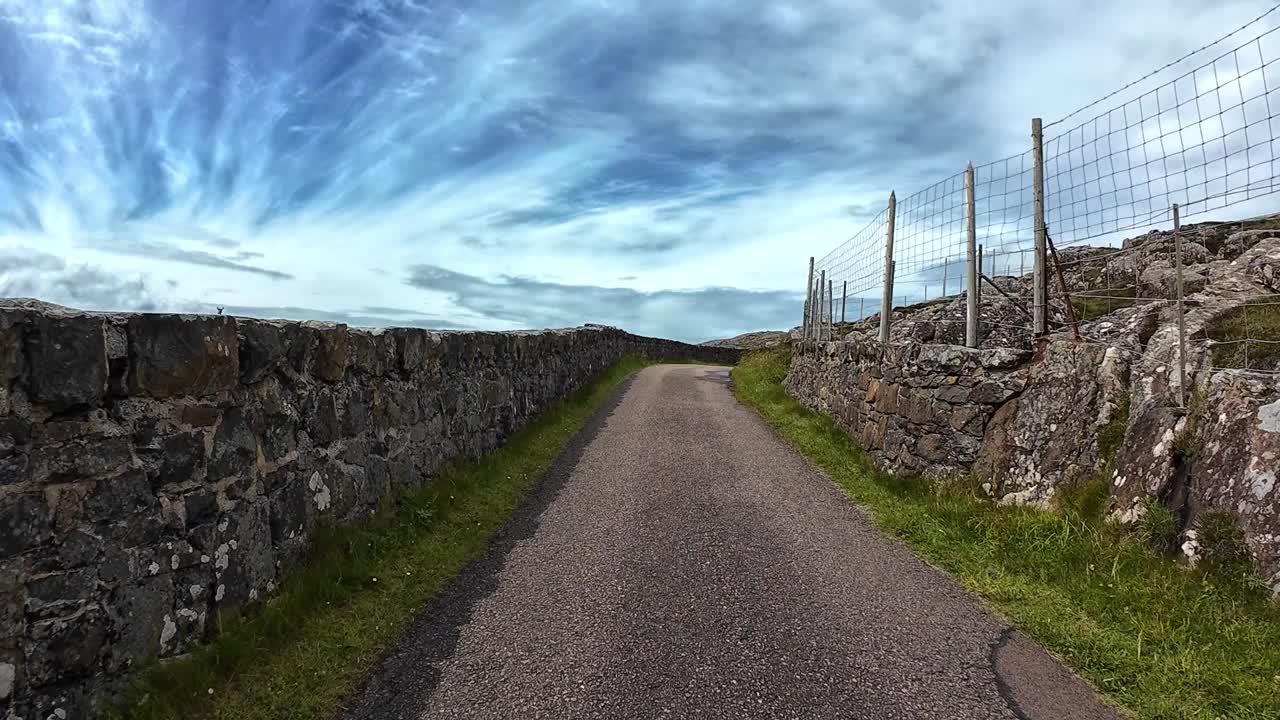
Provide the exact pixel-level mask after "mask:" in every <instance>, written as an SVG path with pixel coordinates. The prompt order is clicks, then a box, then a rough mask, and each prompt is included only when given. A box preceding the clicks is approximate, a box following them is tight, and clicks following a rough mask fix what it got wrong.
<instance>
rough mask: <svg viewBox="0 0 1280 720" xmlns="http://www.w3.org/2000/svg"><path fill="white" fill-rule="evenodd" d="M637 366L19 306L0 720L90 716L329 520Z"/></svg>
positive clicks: (520, 344)
mask: <svg viewBox="0 0 1280 720" xmlns="http://www.w3.org/2000/svg"><path fill="white" fill-rule="evenodd" d="M626 354H644V355H648V356H650V357H655V358H665V359H672V360H683V359H701V360H710V361H716V362H726V363H731V362H734V361H735V360H736V357H737V351H735V350H730V349H722V348H700V347H696V346H692V345H686V344H683V343H677V342H671V341H666V340H656V339H651V338H642V337H636V336H633V335H629V334H627V333H624V332H621V331H619V330H616V329H612V328H605V327H598V326H588V327H584V328H578V329H573V330H555V331H543V332H522V333H479V332H477V333H464V332H430V331H426V330H417V329H399V328H397V329H390V330H379V331H365V330H355V329H351V328H347V327H346V326H343V325H333V324H318V323H296V322H276V321H263V320H250V319H245V318H233V317H223V316H190V315H112V314H91V313H83V312H76V311H72V310H67V309H65V308H58V307H55V306H48V305H44V304H40V303H34V302H13V301H5V302H0V716H3V717H12V718H41V719H43V718H47V717H58V718H80V717H86V716H87V715H88V713H89V709H90V707H91V706H93V705H94V704H95V703H97V702H100V701H102V700H103V699H105V698H108V697H110V696H111V694H112V693H113V692H114V691H116V690H117V689H119V688H120V687H121V686H122V684H123V683H124V682H125V681H126V679H127V677H128V673H129V671H130V670H131V669H132V668H134V667H136V666H137V665H138V664H139V663H141V662H144V661H146V660H147V659H149V658H153V657H161V658H164V657H171V656H174V655H178V654H181V653H183V652H186V651H188V650H190V649H192V648H193V647H195V646H197V645H199V644H200V643H201V642H202V641H203V640H204V639H206V638H207V637H208V635H209V633H210V632H211V631H212V629H213V628H212V627H211V626H212V620H211V618H213V617H214V614H215V613H217V612H219V611H224V610H234V609H236V608H240V607H243V606H245V605H247V604H250V603H252V602H254V601H255V600H258V599H260V598H263V597H264V596H265V595H267V594H269V593H270V592H271V591H272V590H273V589H274V587H275V586H276V583H278V582H280V580H281V579H282V578H283V577H285V576H287V574H288V573H289V571H290V568H291V567H292V566H293V565H294V564H295V563H296V562H297V561H298V560H299V559H300V558H301V557H302V556H303V555H304V554H305V552H306V548H307V539H308V537H309V534H310V533H311V531H312V530H313V529H314V528H315V527H316V526H317V525H318V524H320V523H347V522H354V521H357V520H359V519H361V518H365V517H367V516H369V515H370V514H371V513H373V512H374V511H375V510H376V509H377V508H378V507H379V505H380V504H381V503H383V502H385V501H386V500H388V499H391V498H394V497H395V495H396V494H397V493H400V492H402V491H405V490H408V489H412V488H416V487H420V486H422V485H423V484H424V483H429V482H430V481H431V478H432V477H433V476H434V475H435V474H436V473H437V471H438V470H439V469H440V468H441V467H442V466H443V465H445V464H446V463H449V462H451V461H454V460H457V459H461V458H474V457H477V456H479V455H481V454H482V453H485V452H488V451H490V450H493V449H494V448H496V447H497V446H498V444H499V443H501V442H502V441H503V439H504V438H506V437H508V436H509V435H510V434H511V433H512V432H513V431H515V430H516V429H518V428H520V427H522V426H524V425H525V424H526V423H527V422H528V421H529V420H530V419H531V418H532V417H533V416H535V415H536V414H537V413H539V412H541V411H542V410H544V409H546V408H547V407H549V406H550V405H551V404H552V403H554V402H555V401H556V400H557V399H559V398H562V397H564V396H565V395H566V394H567V393H570V392H572V391H573V390H575V389H577V388H579V387H581V386H582V385H583V384H584V383H586V382H587V381H588V380H589V379H591V378H592V376H594V375H595V374H596V373H597V372H599V371H600V370H602V369H604V368H605V367H607V366H608V365H610V364H611V363H613V362H615V361H617V360H619V359H620V358H621V357H623V356H624V355H626Z"/></svg>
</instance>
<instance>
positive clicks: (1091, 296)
mask: <svg viewBox="0 0 1280 720" xmlns="http://www.w3.org/2000/svg"><path fill="white" fill-rule="evenodd" d="M1097 296H1109V297H1097ZM1135 296H1136V293H1135V291H1134V289H1133V288H1131V287H1129V288H1111V289H1104V290H1084V291H1081V292H1078V293H1076V294H1074V295H1072V296H1071V305H1072V307H1073V308H1074V309H1075V311H1076V320H1078V321H1080V322H1087V321H1089V320H1096V319H1097V318H1100V317H1102V316H1103V315H1110V314H1111V313H1112V312H1114V311H1116V310H1119V309H1120V308H1126V307H1131V306H1132V305H1133V304H1134V303H1135V302H1136V301H1135V300H1133V299H1132V298H1134V297H1135ZM1121 298H1125V299H1121Z"/></svg>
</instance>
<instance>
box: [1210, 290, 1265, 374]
mask: <svg viewBox="0 0 1280 720" xmlns="http://www.w3.org/2000/svg"><path fill="white" fill-rule="evenodd" d="M1267 301H1269V302H1275V303H1277V304H1275V305H1258V306H1253V307H1248V306H1245V307H1238V308H1235V309H1234V310H1230V311H1228V312H1226V313H1224V314H1223V315H1222V317H1219V318H1217V319H1216V320H1214V321H1213V323H1212V324H1211V325H1210V326H1209V327H1208V328H1207V332H1208V335H1209V338H1210V339H1212V340H1214V341H1215V342H1230V343H1233V344H1231V345H1218V346H1215V347H1214V348H1213V364H1214V367H1221V368H1246V369H1251V370H1275V369H1278V368H1280V344H1276V343H1278V342H1280V297H1270V298H1267ZM1249 338H1253V339H1255V340H1267V341H1270V342H1266V343H1258V342H1253V343H1245V342H1239V341H1241V340H1247V339H1249ZM1246 355H1247V362H1246Z"/></svg>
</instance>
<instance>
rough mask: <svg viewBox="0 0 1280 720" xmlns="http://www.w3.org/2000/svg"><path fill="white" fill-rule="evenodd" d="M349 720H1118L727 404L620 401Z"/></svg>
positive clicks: (626, 389)
mask: <svg viewBox="0 0 1280 720" xmlns="http://www.w3.org/2000/svg"><path fill="white" fill-rule="evenodd" d="M344 717H345V718H347V719H348V720H365V719H370V720H372V719H374V718H378V719H401V718H404V719H408V718H413V719H414V720H417V719H418V718H665V717H670V718H693V717H697V718H867V719H872V718H875V719H880V718H885V719H889V718H902V719H904V720H906V719H910V720H923V719H925V718H939V719H940V720H961V719H964V718H1031V719H1032V720H1050V719H1052V720H1084V719H1102V718H1108V719H1111V718H1119V717H1120V716H1119V715H1118V714H1116V713H1115V712H1114V711H1112V710H1111V709H1109V708H1108V707H1107V706H1105V705H1103V704H1102V703H1101V702H1099V701H1098V700H1097V699H1095V696H1094V694H1093V692H1092V690H1091V689H1090V688H1089V687H1088V686H1087V685H1086V684H1085V683H1084V682H1083V681H1081V680H1079V679H1078V678H1076V677H1075V676H1073V675H1072V674H1071V673H1070V672H1068V671H1067V670H1066V669H1065V668H1063V667H1062V666H1061V665H1060V664H1059V663H1058V662H1057V661H1056V660H1054V659H1053V658H1052V657H1050V656H1049V655H1048V654H1047V653H1045V652H1044V650H1042V649H1041V648H1040V647H1039V646H1037V645H1035V644H1034V643H1032V642H1030V641H1028V640H1026V639H1024V638H1022V637H1021V636H1019V635H1018V634H1017V633H1014V632H1011V631H1010V629H1009V627H1008V623H1007V622H1006V621H1005V620H1004V619H1002V618H1001V617H999V616H998V615H996V614H994V613H992V612H991V611H989V610H987V609H985V608H984V607H983V606H982V604H981V603H980V602H979V601H978V600H977V599H975V598H974V597H973V596H972V595H970V594H969V593H967V592H966V591H965V590H963V589H962V588H961V587H960V586H959V585H957V584H956V583H955V582H954V581H953V580H951V579H949V578H948V577H946V576H945V575H943V574H942V573H940V572H938V571H937V570H934V569H933V568H931V567H929V566H928V565H926V564H925V563H924V562H923V561H921V560H920V559H919V558H917V557H916V556H915V555H913V554H912V553H911V552H910V551H909V550H907V549H906V548H905V547H904V546H903V545H901V544H900V543H898V542H897V541H895V540H892V539H890V538H888V537H886V536H885V535H883V534H882V533H880V532H879V531H878V530H876V529H875V528H874V526H873V524H872V523H871V521H870V520H869V518H868V517H867V516H866V514H865V512H864V511H862V510H860V509H859V508H857V507H856V506H854V505H853V504H852V503H850V502H849V501H848V500H847V499H846V498H845V496H844V495H843V494H842V493H841V492H840V491H839V490H838V489H837V488H836V487H835V486H834V485H833V484H832V483H831V482H830V481H829V480H827V479H826V478H825V477H823V476H822V475H821V474H820V473H818V472H817V471H816V470H814V469H813V468H812V467H811V466H810V465H809V464H808V463H807V462H806V461H805V460H804V459H802V458H801V457H800V456H798V455H797V454H796V453H795V452H793V451H792V450H791V449H790V447H789V446H788V445H787V444H786V443H785V442H784V441H782V440H781V439H780V438H778V437H777V435H775V434H774V433H773V431H772V430H771V429H770V428H769V427H768V426H766V425H765V424H764V422H763V421H762V420H761V419H760V418H759V417H758V416H757V415H755V413H754V412H752V411H751V410H750V409H748V408H746V407H743V406H741V405H739V404H738V403H737V402H736V400H735V399H734V398H733V395H732V394H731V392H730V390H729V387H728V372H727V370H726V369H722V368H720V369H717V368H708V367H702V366H678V365H672V366H660V367H654V368H649V369H647V370H644V371H643V372H641V373H639V374H638V375H637V376H635V377H634V378H633V379H632V380H631V381H630V382H628V383H627V384H625V385H624V386H622V388H620V390H619V391H618V392H617V393H615V395H614V398H613V399H612V400H611V401H610V402H609V403H608V404H607V405H606V407H604V408H602V409H601V411H600V412H598V413H597V414H596V416H595V417H594V418H593V419H592V421H591V422H590V423H589V424H588V426H587V427H586V428H585V429H584V430H583V432H582V433H581V434H580V435H579V437H578V438H577V439H576V440H575V441H574V443H573V445H572V447H571V448H570V449H569V450H568V451H567V452H566V453H565V455H564V456H563V457H561V458H560V459H559V460H558V461H557V463H556V465H555V466H554V467H553V468H552V470H551V472H550V473H548V476H547V477H546V478H545V480H544V481H543V483H542V484H541V485H540V486H539V488H538V490H536V491H535V494H534V496H533V497H532V498H531V499H530V501H529V502H528V503H527V504H526V506H525V507H523V508H522V509H521V510H520V511H519V512H518V513H517V515H516V517H515V518H514V519H513V520H512V522H511V523H510V524H509V526H508V527H507V528H506V529H505V530H504V531H503V532H502V534H501V535H500V536H499V537H498V538H497V539H496V540H495V542H494V543H493V545H492V547H491V549H490V552H489V555H488V556H487V557H486V558H484V559H483V560H482V561H479V562H477V563H475V564H473V565H472V566H470V567H469V568H468V569H467V570H466V571H465V572H464V573H463V574H462V575H461V576H460V577H459V578H458V579H457V581H456V582H454V583H453V584H452V585H451V586H450V587H449V588H448V590H447V591H446V592H445V593H443V594H442V596H441V597H439V598H438V599H437V600H436V601H435V602H433V603H432V604H431V606H430V607H428V608H425V609H424V611H423V613H422V615H421V617H420V618H419V619H418V621H417V622H416V623H415V624H414V625H413V626H412V628H411V629H410V630H409V631H408V632H407V633H406V635H405V637H404V638H403V639H402V641H401V642H400V643H399V645H398V646H397V647H396V648H395V649H394V650H393V651H392V652H390V653H389V654H388V655H387V656H386V657H385V658H384V659H383V661H382V662H381V664H380V666H379V667H378V668H377V669H376V670H375V672H374V673H373V675H372V676H371V677H370V679H369V681H368V682H367V684H366V686H365V687H364V688H363V689H362V690H361V692H360V693H358V694H357V695H356V697H354V698H352V700H351V702H350V704H349V708H348V710H347V711H346V712H345V714H344Z"/></svg>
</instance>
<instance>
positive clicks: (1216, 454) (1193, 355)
mask: <svg viewBox="0 0 1280 720" xmlns="http://www.w3.org/2000/svg"><path fill="white" fill-rule="evenodd" d="M1272 224H1275V220H1267V221H1264V222H1262V223H1258V222H1252V223H1235V224H1205V225H1192V226H1186V227H1184V228H1183V229H1182V232H1183V233H1184V235H1183V238H1182V240H1183V242H1182V247H1183V258H1184V260H1185V264H1184V267H1183V281H1184V290H1185V293H1186V302H1185V315H1184V324H1185V329H1186V357H1185V366H1186V380H1185V387H1183V383H1184V381H1183V375H1182V374H1181V373H1180V372H1179V364H1180V362H1182V361H1183V357H1182V350H1181V349H1180V344H1179V334H1178V322H1177V318H1178V315H1177V312H1176V305H1175V304H1174V303H1171V302H1164V301H1165V300H1170V299H1172V298H1175V297H1176V295H1177V272H1176V265H1175V264H1174V260H1175V257H1174V248H1175V242H1174V238H1173V235H1172V233H1171V232H1168V231H1153V232H1150V233H1147V234H1144V235H1140V236H1137V237H1134V238H1131V239H1129V240H1127V241H1126V242H1125V244H1124V247H1123V248H1122V249H1121V250H1120V251H1117V250H1116V249H1115V248H1087V247H1077V248H1066V249H1063V250H1060V252H1059V257H1060V259H1061V261H1062V263H1063V266H1064V269H1065V272H1064V275H1065V276H1066V278H1067V282H1068V287H1070V288H1071V292H1072V293H1077V294H1086V293H1087V292H1088V291H1098V290H1102V291H1106V290H1107V289H1108V288H1113V287H1120V286H1126V285H1127V286H1130V287H1136V289H1137V293H1136V294H1137V298H1138V301H1137V302H1136V303H1134V304H1130V303H1129V302H1126V301H1124V300H1123V299H1122V298H1113V300H1116V301H1117V303H1116V304H1126V305H1130V306H1128V307H1120V308H1118V309H1115V310H1114V311H1112V312H1106V314H1103V315H1102V316H1101V317H1096V318H1092V319H1090V320H1088V321H1086V322H1083V323H1081V325H1080V339H1076V338H1075V335H1074V333H1073V332H1071V331H1070V330H1069V329H1068V328H1067V326H1066V325H1065V324H1064V321H1065V320H1066V318H1065V312H1064V311H1065V304H1063V303H1062V302H1061V301H1060V300H1053V301H1052V303H1051V308H1050V310H1051V312H1050V320H1051V323H1056V325H1057V332H1054V333H1051V334H1050V335H1049V336H1047V337H1045V338H1042V339H1040V340H1037V341H1035V342H1033V341H1032V339H1031V338H1030V337H1029V336H1028V335H1027V334H1026V332H1025V330H1022V329H1020V328H1019V327H1017V324H1018V323H1019V322H1023V321H1024V320H1020V319H1019V318H1017V317H1015V315H1019V314H1021V311H1020V310H1019V309H1018V308H1017V307H1016V306H1015V305H1014V304H1013V303H1011V302H1010V301H1008V300H1007V299H1005V298H1003V297H1002V296H996V295H997V294H996V293H988V292H987V291H984V296H983V304H982V313H983V316H982V333H981V336H982V347H983V348H985V349H984V350H982V351H975V350H964V349H963V348H960V347H956V346H955V345H954V344H956V343H959V342H960V341H961V333H962V331H963V319H964V307H965V301H964V298H963V296H959V297H954V298H946V299H942V300H938V301H934V302H931V303H927V304H922V305H918V306H914V307H908V308H900V309H898V310H895V312H894V317H893V326H892V331H891V338H892V342H891V343H890V345H889V346H888V347H887V348H885V349H884V350H883V351H881V349H880V347H879V345H878V343H875V342H873V341H871V340H870V339H871V338H874V337H875V336H876V334H877V325H878V321H877V320H876V319H875V318H871V319H868V320H867V321H864V322H861V323H857V324H852V325H848V326H837V328H836V335H837V337H843V338H844V340H843V341H842V342H834V343H833V342H827V343H813V342H808V343H801V344H800V345H799V346H798V348H797V350H796V352H795V353H794V354H793V359H792V367H791V372H790V374H789V375H788V377H787V381H786V386H787V389H788V391H789V392H790V393H791V394H792V396H793V397H795V398H796V399H797V400H799V401H800V402H802V403H804V404H805V405H806V406H808V407H810V408H813V409H816V410H819V411H821V412H824V413H827V414H829V415H831V416H832V417H834V418H835V419H836V420H837V421H838V422H839V423H840V425H841V426H842V427H844V428H845V429H846V431H848V432H849V434H850V435H851V436H852V437H854V438H855V439H857V440H858V441H859V443H860V444H861V445H862V447H863V448H864V449H865V450H866V451H867V454H868V456H869V457H870V458H871V459H872V460H874V461H875V462H876V463H877V464H879V465H880V466H881V467H883V468H885V469H888V470H891V471H894V472H923V473H931V472H944V473H950V472H955V471H967V470H973V471H974V472H976V473H977V475H978V476H979V477H980V481H981V482H983V485H984V487H985V488H987V489H988V491H989V492H990V493H991V495H992V496H993V497H994V498H995V499H996V500H997V501H999V502H1001V503H1005V504H1029V505H1034V506H1038V507H1047V506H1049V505H1050V502H1051V501H1052V499H1053V498H1054V496H1055V495H1056V494H1057V493H1058V491H1059V490H1060V489H1061V488H1062V487H1064V486H1065V485H1067V484H1071V483H1077V482H1081V481H1086V480H1094V479H1097V480H1099V481H1103V480H1105V481H1108V482H1109V483H1110V498H1109V504H1108V507H1107V512H1108V515H1109V517H1110V519H1112V520H1114V521H1117V522H1122V523H1130V522H1134V521H1137V520H1138V519H1139V518H1141V516H1142V515H1143V513H1144V512H1146V510H1147V508H1149V507H1150V506H1151V503H1159V504H1162V505H1164V506H1165V507H1167V508H1168V509H1169V510H1170V511H1172V513H1173V515H1174V517H1175V518H1176V520H1177V521H1178V523H1179V527H1180V529H1181V530H1183V531H1184V535H1183V537H1182V538H1181V539H1180V542H1181V541H1182V540H1185V541H1186V542H1185V543H1182V544H1183V545H1184V546H1186V547H1190V548H1192V549H1193V550H1194V548H1195V546H1196V544H1197V540H1196V535H1195V533H1196V530H1195V528H1196V523H1197V521H1198V519H1199V518H1201V517H1202V516H1203V515H1204V514H1205V513H1209V512H1215V513H1227V514H1229V515H1230V516H1232V517H1234V518H1235V521H1236V524H1237V526H1238V527H1239V528H1240V529H1241V530H1242V531H1243V536H1244V539H1245V543H1246V544H1247V546H1248V549H1249V551H1250V555H1251V557H1252V559H1253V561H1254V564H1255V567H1256V568H1257V569H1258V570H1259V572H1260V574H1261V575H1262V576H1263V577H1264V579H1265V580H1266V581H1267V582H1268V583H1269V584H1270V585H1271V587H1272V588H1273V589H1275V590H1276V592H1277V593H1280V492H1278V491H1277V490H1276V487H1275V486H1276V479H1275V475H1276V472H1277V468H1280V374H1278V373H1280V356H1276V355H1275V354H1269V355H1266V356H1265V357H1263V358H1262V359H1259V358H1258V356H1257V355H1255V356H1254V357H1253V358H1252V359H1251V360H1250V362H1249V366H1250V368H1251V369H1252V370H1253V371H1252V372H1251V371H1246V370H1223V369H1219V368H1216V367H1215V364H1216V362H1217V361H1215V359H1214V354H1215V341H1214V340H1212V339H1210V338H1211V337H1213V336H1214V334H1215V332H1216V328H1219V327H1220V326H1221V325H1222V323H1223V322H1224V321H1225V320H1230V319H1232V318H1236V314H1237V313H1239V312H1240V310H1241V308H1242V306H1243V305H1245V304H1246V303H1253V304H1255V305H1260V307H1254V308H1253V312H1255V313H1266V312H1268V306H1269V304H1271V303H1274V302H1275V296H1276V294H1277V293H1278V290H1280V285H1278V284H1280V229H1277V228H1273V227H1270V225H1272ZM996 282H997V283H998V284H1000V286H1001V287H1002V288H1003V289H1005V290H1006V291H1007V292H1008V293H1009V294H1011V295H1014V296H1025V295H1027V294H1028V293H1029V285H1030V278H1029V277H1025V276H1024V277H1021V278H1010V277H1001V278H996ZM987 290H990V289H989V288H988V289H987ZM1106 294H1111V293H1110V292H1107V293H1106ZM1107 309H1109V308H1108V307H1107V306H1104V309H1103V312H1105V311H1106V310H1107ZM1097 312H1098V310H1097V309H1096V308H1095V309H1094V310H1093V311H1092V313H1091V317H1092V315H1096V314H1097ZM1254 317H1255V318H1257V317H1258V316H1257V315H1255V316H1254ZM1267 317H1269V318H1270V319H1271V321H1272V323H1273V321H1274V317H1275V313H1274V312H1272V313H1271V314H1270V315H1269V316H1267ZM1271 326H1272V327H1273V326H1274V325H1273V324H1272V325H1271ZM1052 327H1053V325H1052V324H1051V328H1052ZM1256 327H1257V326H1255V330H1254V332H1259V330H1257V329H1256ZM1228 337H1231V336H1228ZM1235 337H1239V336H1235ZM1261 339H1263V340H1270V341H1280V337H1271V338H1265V337H1264V338H1261ZM1219 341H1220V342H1223V343H1225V342H1230V341H1229V340H1222V338H1219ZM940 342H941V343H948V344H947V345H939V344H938V343H940ZM1234 342H1239V341H1238V340H1235V341H1234ZM1222 347H1231V346H1230V345H1225V344H1224V345H1222ZM998 348H1009V349H1011V350H1010V351H1013V349H1031V348H1034V354H1032V353H1030V352H1025V353H1020V354H1017V355H1015V356H1011V358H1012V357H1016V358H1017V359H1016V360H1011V362H1010V364H1009V365H1007V366H1002V367H1001V369H1000V370H999V371H998V372H997V373H994V374H993V373H992V372H991V369H990V368H988V367H986V363H984V362H982V361H976V360H973V359H972V358H976V357H978V355H977V353H981V352H992V351H996V349H998ZM965 353H969V354H970V355H965ZM951 356H954V357H963V358H966V359H965V360H963V361H961V362H959V363H958V364H954V365H952V364H950V363H944V365H946V367H942V366H939V365H938V364H937V363H931V362H919V361H918V360H917V359H918V358H939V357H951ZM993 378H995V379H997V380H996V381H997V382H998V383H1000V384H1003V385H1004V386H1005V387H1006V388H1007V389H1008V390H1010V391H1011V392H1008V393H1007V394H1006V395H1004V396H1003V397H1000V399H999V400H998V401H997V402H995V403H992V404H987V402H986V401H985V400H976V399H975V398H974V397H973V396H963V395H961V394H959V393H961V390H953V391H948V390H946V388H945V387H944V386H943V383H951V384H953V385H954V386H955V387H958V388H966V387H973V386H976V385H980V384H983V383H989V382H991V381H992V380H993ZM886 385H891V389H889V390H888V391H887V392H886V389H885V388H886ZM946 392H955V393H957V395H956V398H957V399H958V400H959V402H941V401H942V400H945V399H948V398H947V397H944V396H942V395H941V394H940V393H946ZM885 395H887V396H888V398H891V399H884V396H885ZM921 396H924V397H925V398H927V400H926V401H923V402H922V401H920V400H919V397H921ZM921 406H923V407H927V408H928V412H923V411H921V410H919V408H920V407H921ZM904 407H905V408H906V410H905V411H904V410H902V409H901V408H904ZM978 408H981V409H980V410H977V409H978ZM975 410H977V412H976V414H975ZM975 417H977V418H979V420H978V421H977V424H976V425H975V426H973V427H974V428H975V430H974V431H967V430H966V429H967V428H969V427H970V426H969V423H970V422H971V421H973V418H975ZM1112 453H1114V457H1112V456H1111V455H1112ZM1103 470H1107V471H1108V472H1107V475H1106V476H1105V477H1104V476H1103V475H1102V471H1103Z"/></svg>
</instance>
